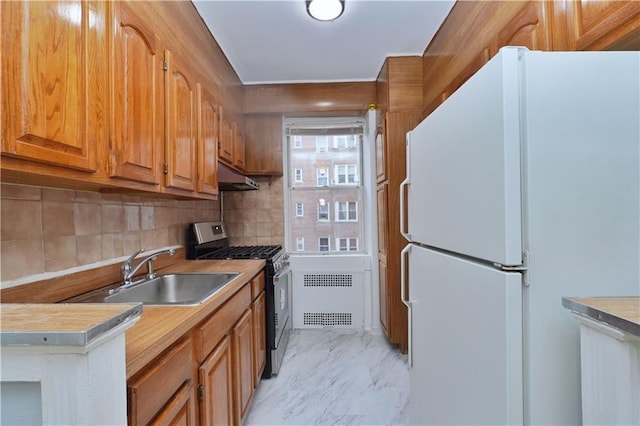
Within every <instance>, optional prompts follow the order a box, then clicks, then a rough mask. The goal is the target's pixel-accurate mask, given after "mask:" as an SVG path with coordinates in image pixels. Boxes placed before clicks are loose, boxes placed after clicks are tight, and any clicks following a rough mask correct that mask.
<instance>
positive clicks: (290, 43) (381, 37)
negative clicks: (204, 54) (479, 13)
mask: <svg viewBox="0 0 640 426" xmlns="http://www.w3.org/2000/svg"><path fill="white" fill-rule="evenodd" d="M453 3H454V1H453V0H346V2H345V11H344V13H343V14H342V16H341V17H339V18H338V19H337V20H335V21H333V22H320V21H316V20H314V19H312V18H311V17H310V16H309V15H307V12H306V9H305V1H304V0H204V1H203V0H194V4H195V6H196V8H197V9H198V11H199V13H200V15H201V16H202V18H203V19H204V21H205V22H206V24H207V25H208V26H209V29H210V30H211V33H212V34H213V36H214V37H215V39H216V40H217V42H218V44H220V47H221V48H222V50H223V51H224V53H225V55H226V56H227V58H228V59H229V61H230V62H231V65H232V66H233V68H234V69H235V70H236V72H237V73H238V76H239V77H240V80H241V81H242V82H243V83H244V84H266V83H302V82H335V81H342V82H345V81H372V80H375V79H376V76H377V75H378V72H379V71H380V68H381V67H382V63H383V62H384V59H385V58H386V57H387V56H408V55H422V53H423V52H424V50H425V48H426V47H427V45H428V44H429V41H430V40H431V38H432V37H433V35H434V34H435V32H436V31H437V29H438V27H439V26H440V24H441V23H442V21H443V20H444V19H445V18H446V16H447V14H448V13H449V11H450V10H451V7H452V6H453Z"/></svg>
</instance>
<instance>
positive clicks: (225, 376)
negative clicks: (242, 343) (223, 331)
mask: <svg viewBox="0 0 640 426" xmlns="http://www.w3.org/2000/svg"><path fill="white" fill-rule="evenodd" d="M198 376H199V377H198V379H199V381H200V385H199V390H198V394H199V396H200V421H201V424H203V425H230V424H232V423H233V380H232V376H233V370H232V359H231V339H230V338H229V336H224V338H223V339H222V341H221V342H220V343H219V344H218V346H216V348H215V349H214V351H213V353H212V354H211V355H209V357H208V358H207V359H206V361H205V362H204V363H202V365H201V366H200V369H199V372H198Z"/></svg>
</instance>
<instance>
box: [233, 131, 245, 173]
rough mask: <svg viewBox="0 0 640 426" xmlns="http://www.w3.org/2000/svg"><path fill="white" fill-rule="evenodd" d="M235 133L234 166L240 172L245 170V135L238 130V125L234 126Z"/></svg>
mask: <svg viewBox="0 0 640 426" xmlns="http://www.w3.org/2000/svg"><path fill="white" fill-rule="evenodd" d="M233 133H234V135H235V137H234V138H233V165H234V166H235V167H236V168H237V169H239V170H244V169H245V162H244V155H245V154H244V146H245V142H244V133H242V132H241V131H240V130H239V129H238V126H237V125H234V132H233Z"/></svg>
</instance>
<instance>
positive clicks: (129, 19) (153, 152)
mask: <svg viewBox="0 0 640 426" xmlns="http://www.w3.org/2000/svg"><path fill="white" fill-rule="evenodd" d="M113 7H114V17H115V19H114V24H113V30H114V32H115V34H114V37H113V40H114V43H113V61H112V76H113V79H112V82H113V84H112V88H113V97H112V99H113V111H112V115H113V129H112V137H111V144H112V146H111V157H110V166H111V167H110V176H111V177H118V178H123V179H128V180H133V181H137V182H143V183H150V184H159V183H160V164H161V155H162V136H163V132H162V128H163V122H164V117H163V111H164V108H163V105H162V102H163V96H162V76H161V73H162V52H161V51H160V52H159V51H158V43H157V40H156V36H155V34H154V33H153V31H152V30H151V28H149V27H148V26H147V24H146V23H145V21H144V20H143V19H141V18H140V17H138V16H136V15H135V14H134V13H133V12H132V11H131V10H130V8H129V7H128V6H127V3H125V2H114V3H113Z"/></svg>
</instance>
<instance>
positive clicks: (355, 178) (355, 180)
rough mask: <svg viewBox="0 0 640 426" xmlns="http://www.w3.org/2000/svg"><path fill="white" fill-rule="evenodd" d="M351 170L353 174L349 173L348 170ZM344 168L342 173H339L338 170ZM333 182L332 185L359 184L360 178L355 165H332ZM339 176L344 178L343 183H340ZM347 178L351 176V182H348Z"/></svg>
mask: <svg viewBox="0 0 640 426" xmlns="http://www.w3.org/2000/svg"><path fill="white" fill-rule="evenodd" d="M351 167H352V168H353V174H350V173H349V168H351ZM341 168H344V173H340V169H341ZM333 173H334V175H335V182H334V185H350V186H355V185H359V184H360V176H359V173H358V165H357V164H335V165H334V172H333ZM340 176H344V182H340ZM349 176H353V182H349Z"/></svg>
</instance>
